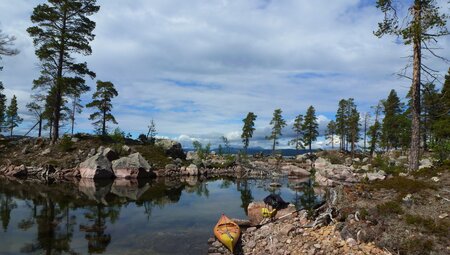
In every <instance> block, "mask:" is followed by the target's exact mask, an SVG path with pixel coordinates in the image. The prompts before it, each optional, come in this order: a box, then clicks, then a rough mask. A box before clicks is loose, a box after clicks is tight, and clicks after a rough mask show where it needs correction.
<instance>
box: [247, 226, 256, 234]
mask: <svg viewBox="0 0 450 255" xmlns="http://www.w3.org/2000/svg"><path fill="white" fill-rule="evenodd" d="M255 230H256V227H250V228H247V232H248V233H251V232H253V231H255Z"/></svg>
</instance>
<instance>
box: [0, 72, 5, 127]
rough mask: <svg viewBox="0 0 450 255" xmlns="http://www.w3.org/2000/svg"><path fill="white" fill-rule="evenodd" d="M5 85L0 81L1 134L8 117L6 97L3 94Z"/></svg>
mask: <svg viewBox="0 0 450 255" xmlns="http://www.w3.org/2000/svg"><path fill="white" fill-rule="evenodd" d="M4 89H5V88H4V87H3V83H2V82H1V81H0V132H1V131H2V127H3V125H4V122H5V117H6V95H4V94H3V90H4Z"/></svg>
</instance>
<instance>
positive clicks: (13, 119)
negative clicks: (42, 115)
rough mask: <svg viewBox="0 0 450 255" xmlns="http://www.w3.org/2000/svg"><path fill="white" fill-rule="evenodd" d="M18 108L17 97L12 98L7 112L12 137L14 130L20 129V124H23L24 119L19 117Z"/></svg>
mask: <svg viewBox="0 0 450 255" xmlns="http://www.w3.org/2000/svg"><path fill="white" fill-rule="evenodd" d="M18 110H19V108H18V106H17V97H16V95H14V96H13V97H12V98H11V103H10V104H9V106H8V109H7V110H6V124H7V126H8V128H9V131H10V135H11V136H12V135H13V130H14V128H15V127H18V126H19V124H20V123H22V121H23V119H22V118H21V117H20V116H19V113H18Z"/></svg>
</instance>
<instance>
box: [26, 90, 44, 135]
mask: <svg viewBox="0 0 450 255" xmlns="http://www.w3.org/2000/svg"><path fill="white" fill-rule="evenodd" d="M31 98H33V101H32V102H30V103H28V104H27V109H28V112H30V113H31V114H32V115H33V116H34V118H35V121H37V125H38V137H41V136H42V121H43V119H44V111H45V106H44V105H43V104H42V102H43V101H44V97H43V96H42V95H39V94H37V95H32V96H31Z"/></svg>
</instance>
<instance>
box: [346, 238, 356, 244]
mask: <svg viewBox="0 0 450 255" xmlns="http://www.w3.org/2000/svg"><path fill="white" fill-rule="evenodd" d="M345 241H346V242H347V243H348V244H349V245H350V246H355V245H357V243H356V240H355V239H353V238H347V240H345Z"/></svg>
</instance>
